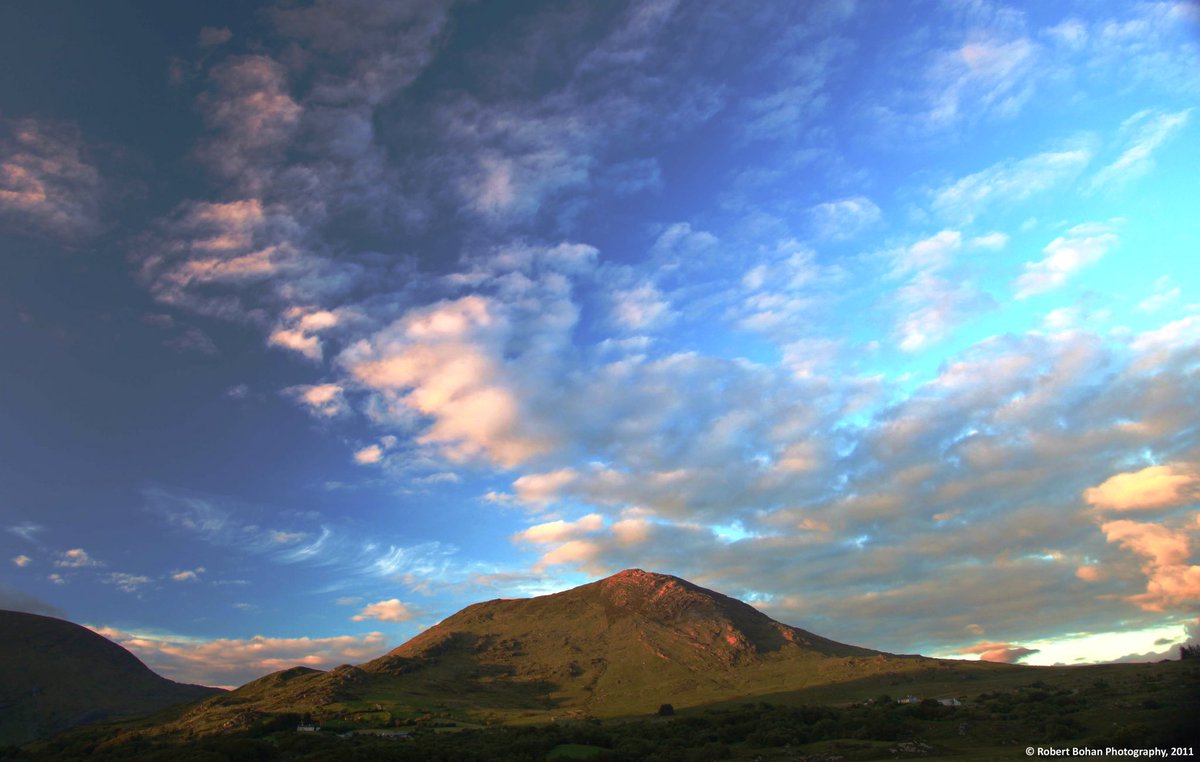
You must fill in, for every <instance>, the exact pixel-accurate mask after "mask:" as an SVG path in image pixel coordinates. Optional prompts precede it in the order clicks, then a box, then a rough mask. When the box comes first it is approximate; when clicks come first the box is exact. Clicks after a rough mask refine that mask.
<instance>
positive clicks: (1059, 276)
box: [1013, 222, 1119, 299]
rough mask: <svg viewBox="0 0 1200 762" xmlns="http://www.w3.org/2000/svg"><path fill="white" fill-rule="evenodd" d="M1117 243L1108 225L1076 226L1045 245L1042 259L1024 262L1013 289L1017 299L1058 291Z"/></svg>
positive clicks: (1111, 227) (1111, 228)
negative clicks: (1022, 270)
mask: <svg viewBox="0 0 1200 762" xmlns="http://www.w3.org/2000/svg"><path fill="white" fill-rule="evenodd" d="M1118 241H1119V238H1118V236H1117V232H1116V228H1115V227H1114V226H1113V225H1111V224H1108V223H1098V222H1097V223H1085V224H1082V225H1076V226H1074V227H1072V228H1071V229H1070V230H1068V231H1067V232H1066V233H1065V234H1064V235H1061V236H1059V237H1058V238H1055V239H1054V240H1053V241H1051V242H1050V243H1048V244H1046V248H1045V249H1043V250H1042V252H1043V253H1044V254H1045V255H1046V257H1045V258H1044V259H1041V260H1038V261H1036V262H1026V263H1025V268H1024V272H1022V273H1021V275H1020V276H1018V277H1017V279H1016V281H1015V282H1014V284H1013V286H1014V288H1015V291H1016V293H1015V296H1016V298H1017V299H1027V298H1029V297H1031V296H1035V295H1037V294H1041V293H1044V292H1046V291H1051V290H1053V289H1056V288H1059V287H1060V286H1062V285H1063V284H1065V283H1066V282H1067V280H1068V279H1069V278H1071V277H1072V276H1073V275H1074V274H1075V273H1076V272H1077V271H1079V270H1081V269H1083V268H1084V267H1087V266H1088V265H1091V264H1093V263H1095V262H1096V261H1097V260H1099V259H1100V258H1101V257H1103V256H1104V255H1105V254H1106V253H1108V251H1109V250H1110V249H1112V248H1113V247H1115V246H1116V245H1117V243H1118Z"/></svg>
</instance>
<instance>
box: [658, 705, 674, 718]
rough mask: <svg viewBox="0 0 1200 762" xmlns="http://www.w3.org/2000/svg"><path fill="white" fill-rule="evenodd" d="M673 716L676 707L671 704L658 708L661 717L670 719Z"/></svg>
mask: <svg viewBox="0 0 1200 762" xmlns="http://www.w3.org/2000/svg"><path fill="white" fill-rule="evenodd" d="M673 714H675V707H673V706H671V705H670V704H663V705H662V706H660V707H659V708H658V716H659V717H670V716H671V715H673Z"/></svg>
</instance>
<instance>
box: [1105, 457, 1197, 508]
mask: <svg viewBox="0 0 1200 762" xmlns="http://www.w3.org/2000/svg"><path fill="white" fill-rule="evenodd" d="M1083 499H1084V500H1086V501H1087V503H1088V504H1089V505H1091V506H1092V507H1094V508H1098V509H1101V510H1112V511H1146V510H1158V509H1162V508H1174V507H1177V506H1182V505H1189V504H1192V503H1195V502H1197V501H1200V474H1197V472H1196V469H1195V468H1193V467H1192V466H1190V465H1188V464H1186V463H1170V464H1167V465H1163V466H1148V467H1146V468H1143V469H1142V470H1140V471H1132V472H1127V473H1120V474H1114V475H1113V476H1110V477H1109V478H1108V479H1106V480H1105V481H1104V482H1103V483H1101V484H1099V485H1098V486H1095V487H1089V488H1088V489H1086V490H1084V493H1083Z"/></svg>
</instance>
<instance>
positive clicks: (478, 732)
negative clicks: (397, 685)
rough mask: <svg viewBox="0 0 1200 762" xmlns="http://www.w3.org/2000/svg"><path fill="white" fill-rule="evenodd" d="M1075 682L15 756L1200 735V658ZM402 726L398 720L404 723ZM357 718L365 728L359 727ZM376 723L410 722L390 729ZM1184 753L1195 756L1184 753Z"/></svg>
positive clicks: (537, 752) (847, 751) (899, 751)
mask: <svg viewBox="0 0 1200 762" xmlns="http://www.w3.org/2000/svg"><path fill="white" fill-rule="evenodd" d="M1146 667H1149V669H1140V670H1137V671H1129V670H1126V671H1124V672H1116V671H1114V672H1112V673H1111V674H1114V675H1122V676H1123V677H1120V678H1117V679H1112V678H1108V679H1106V678H1095V679H1091V680H1090V681H1089V682H1085V683H1082V684H1080V683H1075V684H1074V685H1050V684H1047V683H1045V682H1044V681H1041V680H1035V681H1033V682H1031V683H1028V684H1024V685H1020V686H1014V687H1006V688H1003V689H1000V690H994V691H985V692H982V693H979V694H977V695H974V696H968V697H963V699H962V705H961V706H945V705H943V704H941V703H939V702H938V701H936V700H934V699H924V700H922V701H920V703H916V704H908V705H902V704H899V703H897V701H896V699H895V698H894V697H892V696H886V695H881V696H879V697H877V698H876V699H873V700H871V701H869V702H865V703H859V704H854V705H850V706H803V705H786V704H767V703H761V702H756V703H745V704H734V705H728V706H724V707H717V708H708V709H704V710H693V711H680V712H679V713H677V714H676V715H674V716H653V717H646V718H640V719H634V718H631V719H625V720H611V721H605V722H601V721H599V720H582V721H578V720H572V721H567V722H555V723H551V724H546V725H528V726H511V725H510V726H495V727H479V726H478V725H472V724H470V723H466V722H458V721H456V720H455V719H454V718H453V717H451V716H440V717H439V716H437V715H432V714H427V715H424V716H422V717H418V718H413V719H411V720H405V721H404V723H403V724H401V723H399V722H395V721H393V722H391V723H388V724H389V725H391V726H392V727H391V728H389V729H387V730H384V728H382V727H381V728H377V729H371V728H363V727H359V728H351V727H348V726H346V725H344V724H341V725H339V724H338V723H327V724H326V725H325V726H324V727H323V729H322V730H321V731H319V732H297V730H296V727H297V725H298V724H300V722H301V721H302V719H303V718H302V717H301V716H300V715H298V714H280V715H274V716H270V717H266V718H263V719H262V720H261V721H260V722H257V723H256V724H253V725H251V726H250V727H248V728H245V729H244V730H242V731H240V732H239V733H238V734H236V735H225V736H209V737H204V738H196V739H190V740H185V739H181V738H179V737H177V736H171V735H154V730H153V728H154V726H153V725H152V724H144V725H142V726H137V725H135V724H132V723H125V724H122V725H108V726H104V725H98V726H92V727H87V728H77V729H75V730H72V731H69V732H68V733H65V734H63V735H61V736H59V737H57V738H55V739H52V740H50V741H48V742H43V743H41V744H36V745H33V746H29V747H25V748H24V749H16V748H9V749H7V750H4V751H0V758H4V759H19V760H60V759H101V760H125V759H129V760H161V761H162V762H192V761H196V762H199V761H204V762H210V761H211V762H220V761H223V760H239V761H240V760H247V761H250V760H374V759H387V760H423V761H424V760H447V761H449V760H454V761H455V762H459V761H461V760H538V761H540V760H556V759H564V760H565V759H591V760H597V761H603V760H664V761H665V760H672V761H674V760H680V761H684V760H719V759H745V760H749V759H761V760H774V759H779V760H783V759H788V760H835V759H842V760H859V759H862V760H866V759H914V758H939V757H948V758H968V759H981V760H983V759H1024V758H1026V755H1025V747H1026V746H1028V745H1035V746H1054V747H1081V746H1088V747H1101V748H1103V747H1107V746H1116V747H1127V748H1128V747H1134V748H1146V747H1168V748H1169V747H1172V746H1188V745H1190V746H1193V747H1196V746H1197V744H1196V735H1197V732H1196V727H1197V718H1200V664H1197V663H1196V662H1194V661H1191V660H1189V661H1185V662H1174V663H1171V664H1158V665H1146ZM397 725H400V727H396V726H397ZM355 730H357V731H358V732H354V731H355ZM374 732H391V733H404V734H406V735H404V736H402V737H401V736H395V737H386V736H379V735H372V733H374ZM1185 758H1186V757H1185Z"/></svg>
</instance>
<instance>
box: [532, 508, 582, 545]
mask: <svg viewBox="0 0 1200 762" xmlns="http://www.w3.org/2000/svg"><path fill="white" fill-rule="evenodd" d="M603 526H604V519H603V517H601V516H600V514H598V513H589V514H588V515H586V516H584V517H582V518H580V519H578V520H576V521H570V522H568V521H562V520H561V519H560V520H557V521H549V522H546V523H544V524H537V525H535V526H531V527H529V528H528V529H526V530H524V531H521V532H518V533H517V534H516V535H514V539H516V540H521V541H524V542H531V543H535V544H539V545H545V544H550V543H557V542H562V541H564V540H567V539H569V538H573V537H577V536H579V535H582V534H588V533H591V532H595V531H597V530H599V529H601V528H602V527H603Z"/></svg>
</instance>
